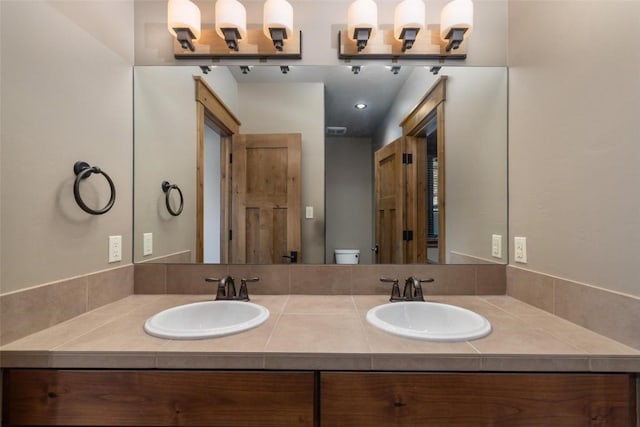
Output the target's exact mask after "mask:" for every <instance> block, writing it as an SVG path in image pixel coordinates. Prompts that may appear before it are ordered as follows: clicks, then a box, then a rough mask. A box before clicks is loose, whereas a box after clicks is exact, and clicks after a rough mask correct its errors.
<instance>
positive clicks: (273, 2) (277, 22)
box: [262, 0, 293, 38]
mask: <svg viewBox="0 0 640 427" xmlns="http://www.w3.org/2000/svg"><path fill="white" fill-rule="evenodd" d="M269 28H283V29H285V30H286V31H287V34H291V33H292V32H293V7H291V4H289V2H288V1H287V0H267V1H266V2H265V3H264V9H263V15H262V30H263V31H264V34H265V36H267V37H268V38H271V34H270V33H269Z"/></svg>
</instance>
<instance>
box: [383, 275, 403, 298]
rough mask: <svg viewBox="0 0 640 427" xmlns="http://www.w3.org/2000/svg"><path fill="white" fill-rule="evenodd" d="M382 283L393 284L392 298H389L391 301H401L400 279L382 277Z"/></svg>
mask: <svg viewBox="0 0 640 427" xmlns="http://www.w3.org/2000/svg"><path fill="white" fill-rule="evenodd" d="M380 281H381V282H385V283H393V287H392V288H391V298H389V301H396V300H398V299H400V287H399V286H398V279H391V278H388V277H381V278H380Z"/></svg>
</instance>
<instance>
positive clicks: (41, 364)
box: [0, 350, 51, 394]
mask: <svg viewBox="0 0 640 427" xmlns="http://www.w3.org/2000/svg"><path fill="white" fill-rule="evenodd" d="M50 357H51V353H49V352H48V351H20V350H16V351H11V350H0V368H48V367H49V365H50V362H51V361H50ZM0 394H1V393H0Z"/></svg>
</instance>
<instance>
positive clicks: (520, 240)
mask: <svg viewBox="0 0 640 427" xmlns="http://www.w3.org/2000/svg"><path fill="white" fill-rule="evenodd" d="M513 243H514V245H513V247H514V260H515V262H521V263H523V264H526V263H527V238H526V237H514V238H513Z"/></svg>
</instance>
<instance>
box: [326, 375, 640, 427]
mask: <svg viewBox="0 0 640 427" xmlns="http://www.w3.org/2000/svg"><path fill="white" fill-rule="evenodd" d="M634 387H635V384H634V378H633V375H627V374H521V373H514V374H488V373H487V374H482V373H481V374H478V373H459V374H451V373H430V374H425V373H413V372H412V373H397V372H393V373H358V372H353V373H345V372H343V373H339V372H335V373H331V372H322V373H321V377H320V408H321V411H322V412H321V420H322V425H323V426H349V427H350V426H358V427H367V426H372V427H373V426H509V427H512V426H554V427H560V426H571V427H573V426H575V427H584V426H596V425H597V426H620V427H626V426H632V425H635V393H634Z"/></svg>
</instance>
